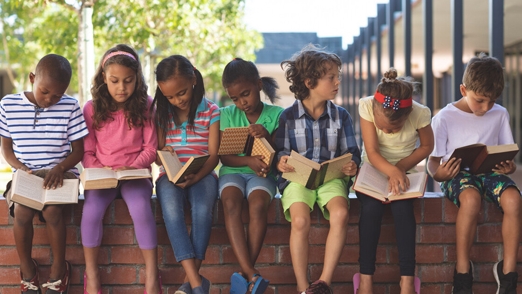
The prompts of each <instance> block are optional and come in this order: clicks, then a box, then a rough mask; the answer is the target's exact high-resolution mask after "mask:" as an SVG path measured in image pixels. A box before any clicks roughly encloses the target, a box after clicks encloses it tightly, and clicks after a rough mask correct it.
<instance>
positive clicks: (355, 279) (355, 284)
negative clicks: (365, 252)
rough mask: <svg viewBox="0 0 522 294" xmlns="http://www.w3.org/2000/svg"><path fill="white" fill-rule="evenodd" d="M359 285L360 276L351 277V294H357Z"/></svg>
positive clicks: (358, 274) (356, 274)
mask: <svg viewBox="0 0 522 294" xmlns="http://www.w3.org/2000/svg"><path fill="white" fill-rule="evenodd" d="M360 283H361V274H360V273H355V275H353V293H355V294H357V291H358V290H359V284H360Z"/></svg>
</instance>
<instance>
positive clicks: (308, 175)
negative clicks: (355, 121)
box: [282, 150, 352, 190]
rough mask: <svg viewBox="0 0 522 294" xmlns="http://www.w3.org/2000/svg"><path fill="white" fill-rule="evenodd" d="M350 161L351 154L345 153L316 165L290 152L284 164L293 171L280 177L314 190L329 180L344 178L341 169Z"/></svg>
mask: <svg viewBox="0 0 522 294" xmlns="http://www.w3.org/2000/svg"><path fill="white" fill-rule="evenodd" d="M350 161H352V154H351V153H346V154H344V155H341V156H339V157H336V158H333V159H330V160H327V161H324V162H322V163H317V162H315V161H313V160H310V159H308V158H306V157H304V156H303V155H301V154H299V153H297V152H295V151H294V150H292V152H291V153H290V157H288V161H287V162H286V163H287V164H289V165H291V166H293V167H294V169H295V171H293V172H286V173H283V175H282V177H283V178H285V179H287V180H289V181H291V182H296V183H299V184H301V185H303V186H305V187H306V188H308V189H311V190H314V189H317V187H319V186H321V185H322V184H324V183H326V182H328V181H330V180H333V179H341V178H344V177H346V175H345V174H344V173H343V172H342V169H343V166H344V165H345V164H347V163H349V162H350Z"/></svg>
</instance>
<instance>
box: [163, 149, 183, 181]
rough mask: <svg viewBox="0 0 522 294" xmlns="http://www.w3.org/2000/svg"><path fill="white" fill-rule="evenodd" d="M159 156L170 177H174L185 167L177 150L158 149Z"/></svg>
mask: <svg viewBox="0 0 522 294" xmlns="http://www.w3.org/2000/svg"><path fill="white" fill-rule="evenodd" d="M158 156H159V158H160V159H161V163H162V164H163V168H164V169H165V172H166V173H167V176H168V177H169V179H172V178H174V177H175V176H176V174H177V173H178V172H179V170H180V169H181V168H182V167H183V165H182V164H181V162H180V161H179V158H178V155H177V154H176V153H175V152H174V153H170V151H162V150H158Z"/></svg>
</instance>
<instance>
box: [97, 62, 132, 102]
mask: <svg viewBox="0 0 522 294" xmlns="http://www.w3.org/2000/svg"><path fill="white" fill-rule="evenodd" d="M103 81H104V82H105V83H106V84H107V89H108V90H109V94H111V97H112V99H114V101H116V102H117V103H124V102H125V101H127V100H128V99H129V97H130V96H131V95H132V93H134V90H135V89H136V72H135V71H134V70H132V69H131V68H129V67H126V66H123V65H119V64H116V63H113V64H111V65H109V66H108V67H107V68H106V69H105V71H104V72H103Z"/></svg>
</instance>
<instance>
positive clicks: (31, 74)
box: [29, 72, 36, 84]
mask: <svg viewBox="0 0 522 294" xmlns="http://www.w3.org/2000/svg"><path fill="white" fill-rule="evenodd" d="M35 77H36V75H35V74H34V73H32V72H31V73H29V82H31V84H34V78H35Z"/></svg>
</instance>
